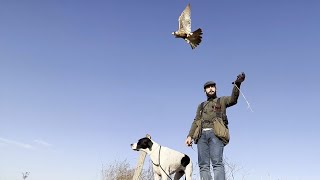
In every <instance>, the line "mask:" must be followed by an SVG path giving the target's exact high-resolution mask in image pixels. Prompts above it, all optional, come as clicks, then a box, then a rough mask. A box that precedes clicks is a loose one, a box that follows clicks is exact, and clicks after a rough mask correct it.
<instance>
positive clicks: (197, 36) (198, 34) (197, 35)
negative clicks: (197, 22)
mask: <svg viewBox="0 0 320 180" xmlns="http://www.w3.org/2000/svg"><path fill="white" fill-rule="evenodd" d="M188 40H189V44H190V46H191V48H192V49H194V48H196V47H197V46H198V45H199V44H200V43H201V40H202V30H201V29H200V28H199V29H197V30H195V31H194V32H193V33H192V35H190V36H189V37H188Z"/></svg>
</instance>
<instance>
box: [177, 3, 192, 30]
mask: <svg viewBox="0 0 320 180" xmlns="http://www.w3.org/2000/svg"><path fill="white" fill-rule="evenodd" d="M178 21H179V31H180V32H184V33H187V34H190V33H191V8H190V4H188V5H187V7H186V8H185V9H184V10H183V11H182V13H181V15H180V17H179V20H178Z"/></svg>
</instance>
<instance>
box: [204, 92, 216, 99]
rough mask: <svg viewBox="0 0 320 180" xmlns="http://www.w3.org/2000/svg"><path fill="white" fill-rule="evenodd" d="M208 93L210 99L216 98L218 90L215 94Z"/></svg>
mask: <svg viewBox="0 0 320 180" xmlns="http://www.w3.org/2000/svg"><path fill="white" fill-rule="evenodd" d="M206 94H207V98H208V99H214V98H216V97H217V92H214V93H213V94H209V93H207V92H206Z"/></svg>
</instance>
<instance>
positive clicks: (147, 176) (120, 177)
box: [102, 160, 153, 180]
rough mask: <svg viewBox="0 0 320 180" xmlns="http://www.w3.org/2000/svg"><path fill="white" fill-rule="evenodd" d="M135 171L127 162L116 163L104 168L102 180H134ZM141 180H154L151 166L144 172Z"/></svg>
mask: <svg viewBox="0 0 320 180" xmlns="http://www.w3.org/2000/svg"><path fill="white" fill-rule="evenodd" d="M134 170H135V169H134V168H131V167H130V164H129V163H128V162H127V161H126V160H124V161H114V162H113V163H110V164H108V165H107V166H106V167H103V168H102V180H132V178H133V174H134ZM141 180H153V172H152V166H151V165H149V167H148V169H144V170H143V171H142V173H141Z"/></svg>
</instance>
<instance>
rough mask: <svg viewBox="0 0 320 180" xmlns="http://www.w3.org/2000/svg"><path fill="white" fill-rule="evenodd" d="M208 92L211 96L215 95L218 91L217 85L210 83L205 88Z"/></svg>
mask: <svg viewBox="0 0 320 180" xmlns="http://www.w3.org/2000/svg"><path fill="white" fill-rule="evenodd" d="M205 91H206V94H207V95H209V96H213V95H214V94H215V93H216V87H215V86H213V85H209V86H207V87H206V88H205Z"/></svg>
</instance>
